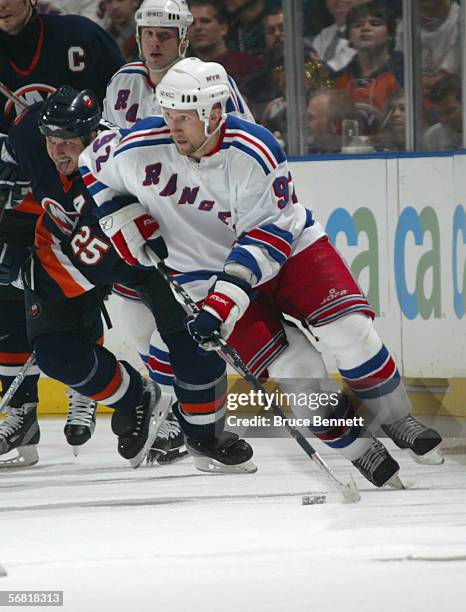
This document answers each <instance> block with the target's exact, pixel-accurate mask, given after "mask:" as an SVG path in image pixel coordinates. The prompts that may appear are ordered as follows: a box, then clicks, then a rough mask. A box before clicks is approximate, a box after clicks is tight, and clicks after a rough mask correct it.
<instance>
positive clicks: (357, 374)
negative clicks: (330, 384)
mask: <svg viewBox="0 0 466 612" xmlns="http://www.w3.org/2000/svg"><path fill="white" fill-rule="evenodd" d="M387 358H388V350H387V347H386V346H385V345H383V346H382V348H381V349H380V351H379V352H378V353H377V355H374V357H372V358H371V359H369V360H368V361H366V362H365V363H363V364H362V365H360V366H358V367H356V368H351V370H340V374H341V375H342V376H343V377H344V378H348V379H349V380H351V379H355V378H362V377H363V376H367V375H368V374H371V373H372V372H375V371H377V370H378V369H379V368H381V367H382V366H383V364H384V363H385V362H386V361H387Z"/></svg>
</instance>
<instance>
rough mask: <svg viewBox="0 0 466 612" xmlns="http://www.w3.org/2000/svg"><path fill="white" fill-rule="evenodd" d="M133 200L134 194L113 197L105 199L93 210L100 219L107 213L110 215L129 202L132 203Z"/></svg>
mask: <svg viewBox="0 0 466 612" xmlns="http://www.w3.org/2000/svg"><path fill="white" fill-rule="evenodd" d="M134 202H135V197H134V196H118V197H116V198H113V200H107V201H106V202H104V203H103V204H102V205H101V206H99V207H98V208H97V210H95V211H94V212H95V215H96V216H97V217H98V218H99V219H101V218H102V217H105V216H107V215H111V214H113V213H114V212H116V211H117V210H121V209H122V208H124V207H125V206H128V205H129V204H133V203H134Z"/></svg>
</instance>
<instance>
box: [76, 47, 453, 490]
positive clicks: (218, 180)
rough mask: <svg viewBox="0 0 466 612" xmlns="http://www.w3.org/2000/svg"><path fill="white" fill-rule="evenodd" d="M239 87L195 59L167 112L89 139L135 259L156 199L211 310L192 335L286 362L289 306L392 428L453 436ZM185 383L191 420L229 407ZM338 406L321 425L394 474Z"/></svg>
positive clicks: (419, 450) (125, 251)
mask: <svg viewBox="0 0 466 612" xmlns="http://www.w3.org/2000/svg"><path fill="white" fill-rule="evenodd" d="M228 95H229V87H228V80H227V76H226V73H225V71H224V69H223V68H222V67H221V66H220V65H219V64H215V63H203V62H200V60H196V59H195V58H191V59H186V60H183V61H181V62H179V63H178V64H177V65H176V66H174V67H173V68H172V69H171V70H170V71H169V72H168V73H167V75H166V76H165V77H164V79H162V81H161V82H160V84H159V86H158V88H157V97H158V101H159V103H160V104H161V106H162V109H163V112H164V118H165V121H164V120H162V119H161V118H156V117H152V118H149V119H147V120H145V121H143V122H141V123H140V124H139V125H138V126H137V127H136V128H134V129H133V130H131V131H130V132H122V133H114V135H113V137H112V140H111V142H109V143H106V144H107V147H106V149H105V154H104V155H102V152H101V151H99V150H97V151H93V150H92V149H91V148H90V147H89V148H88V149H86V151H85V152H84V153H83V155H82V163H83V170H82V172H83V175H84V180H85V182H86V183H87V184H90V185H92V187H91V193H93V195H94V198H95V200H96V202H97V204H98V205H99V206H100V210H99V214H100V216H101V226H102V228H103V230H104V231H105V233H106V234H107V235H108V236H109V237H110V238H111V240H112V242H113V243H114V245H115V246H116V248H117V250H118V251H119V252H120V254H121V256H122V257H123V258H124V259H125V260H126V261H128V262H132V263H133V264H134V263H135V262H137V263H139V264H142V265H150V263H151V257H149V256H148V254H147V249H148V248H150V247H149V246H148V243H147V241H146V239H145V238H144V237H143V235H142V232H141V230H140V229H138V224H139V225H140V219H141V218H144V215H147V212H149V214H150V215H151V216H152V217H153V218H154V219H155V220H156V221H157V223H158V230H157V232H159V233H160V235H161V236H163V238H164V239H165V242H166V244H167V247H168V253H169V256H168V259H167V260H166V263H167V264H168V265H169V266H170V268H172V269H173V270H176V271H177V272H178V273H179V274H180V276H184V277H190V278H191V280H192V281H193V282H192V283H191V284H190V290H191V293H192V295H193V297H194V298H195V299H197V300H203V307H202V310H201V313H200V314H199V315H198V316H197V317H196V318H195V319H192V320H190V321H189V322H188V325H189V329H190V332H191V333H192V335H193V337H194V338H195V339H196V340H197V341H198V342H199V343H200V344H201V346H203V347H204V348H205V349H209V348H215V343H212V341H211V340H212V334H213V333H214V332H217V331H220V332H221V333H222V335H223V337H224V338H226V339H228V341H229V342H230V343H231V344H232V345H233V346H234V347H235V348H236V349H237V350H238V351H239V353H240V354H241V356H242V358H243V360H244V361H245V362H246V363H247V365H248V366H249V367H250V368H251V369H252V371H253V372H255V373H260V372H261V371H263V369H264V367H268V369H269V373H270V375H271V376H273V375H274V372H273V367H274V364H277V363H278V362H279V361H280V357H282V356H283V357H284V356H285V355H286V352H287V348H286V343H284V342H280V341H279V340H280V339H283V329H282V326H281V322H280V314H281V313H286V314H289V315H290V316H293V317H296V318H298V319H304V320H306V321H307V323H308V324H309V325H310V326H311V327H312V328H315V329H317V330H318V336H319V339H320V342H321V343H322V345H323V346H324V348H325V349H326V350H327V351H328V352H330V353H332V354H333V355H334V357H335V358H336V362H337V365H338V368H339V371H340V373H341V375H342V377H343V378H344V379H345V381H346V383H347V384H348V386H349V387H350V388H351V389H352V390H353V392H354V393H355V394H356V395H357V396H358V397H359V398H360V399H361V400H362V401H363V402H364V404H365V405H366V406H367V408H368V410H369V413H370V414H371V415H372V416H373V417H374V418H375V421H376V422H377V423H378V424H380V425H381V428H382V430H383V432H384V433H385V434H386V435H387V436H389V437H390V438H391V439H392V440H393V441H394V442H395V443H396V444H397V445H398V446H399V447H401V448H408V449H410V450H411V451H412V452H413V453H414V454H415V455H416V456H418V457H423V456H425V455H426V454H427V453H430V452H431V451H433V450H434V449H436V448H437V447H438V445H439V444H440V442H441V438H440V436H439V434H438V433H437V432H436V431H434V430H433V429H430V428H427V427H425V426H423V425H422V424H421V423H419V422H418V421H417V420H415V419H414V418H413V417H412V415H411V414H410V403H409V400H408V397H407V394H406V391H405V389H404V386H403V383H402V381H401V378H400V374H399V372H398V369H397V367H396V364H395V362H394V359H393V357H392V356H391V355H390V353H389V351H388V349H387V348H386V347H385V345H384V344H383V342H382V340H381V339H380V338H379V336H378V335H377V332H376V331H375V329H374V326H373V323H372V319H373V317H374V312H373V310H372V308H371V306H370V305H369V303H368V302H367V299H366V297H365V296H364V295H363V293H362V291H361V289H360V288H359V286H358V285H357V283H356V281H355V280H354V278H353V277H352V275H351V273H350V271H349V269H348V267H347V266H346V264H345V263H344V262H343V260H342V259H341V257H340V256H339V255H338V253H337V252H336V250H335V249H334V248H333V246H332V245H331V244H330V242H329V241H328V238H327V236H326V234H325V232H324V231H323V229H322V227H321V226H320V225H319V224H318V223H317V222H316V221H315V220H314V219H313V216H312V213H311V212H310V211H309V210H307V209H306V208H304V207H303V206H302V205H301V204H300V203H299V201H298V198H297V196H296V194H295V191H294V188H293V182H292V177H291V173H290V172H289V169H288V167H287V163H286V159H285V154H284V152H283V150H282V149H281V147H280V145H279V144H278V143H277V141H276V140H275V139H274V138H273V136H272V135H271V133H270V132H268V131H267V130H266V129H264V128H262V127H260V126H256V125H253V124H251V123H249V122H246V121H243V120H241V119H238V118H236V117H230V116H227V115H226V113H225V105H226V100H227V98H228ZM128 195H131V196H132V198H128V197H127V196H128ZM121 196H125V197H123V198H122V197H121ZM135 200H137V201H135ZM128 202H130V203H128ZM206 262H208V263H207V265H206ZM213 274H215V275H216V281H215V284H214V285H213V287H210V288H209V279H211V277H212V275H213ZM255 293H257V295H258V297H257V298H256V299H254V298H253V295H254V294H255ZM271 355H274V356H275V361H273V363H271V358H270V357H271ZM277 355H279V357H278V358H277ZM175 389H176V391H177V394H178V395H179V397H180V406H179V408H178V409H177V416H178V418H179V420H180V423H181V425H182V427H183V429H184V430H188V429H189V427H192V426H193V425H194V424H196V425H197V426H201V427H202V423H203V420H204V419H206V418H207V420H209V419H212V418H214V415H215V414H217V413H218V412H219V411H220V412H221V411H222V410H223V409H224V406H223V405H220V406H216V407H215V410H213V409H212V406H211V408H210V411H209V410H207V411H206V412H205V413H203V414H193V413H192V412H191V410H190V406H189V403H185V402H183V399H182V397H183V391H184V387H183V385H181V389H179V388H178V382H177V380H176V379H175ZM337 409H338V410H339V411H340V413H339V414H336V415H332V416H337V417H344V418H346V419H347V423H348V424H347V426H345V427H340V428H333V429H327V430H326V431H325V433H324V436H322V435H321V436H320V437H324V438H325V439H324V441H325V442H326V443H327V444H329V446H331V447H333V448H337V449H338V450H339V451H340V452H341V453H342V455H343V456H345V457H346V458H348V459H350V460H351V461H352V462H353V464H354V465H355V466H356V467H357V468H358V469H359V471H360V472H361V473H362V474H363V475H364V476H365V477H366V478H368V479H369V480H370V481H371V482H372V483H373V484H375V485H376V486H382V485H384V484H386V483H389V482H390V481H391V480H392V479H393V478H394V477H395V476H396V474H397V472H398V469H399V466H398V464H397V462H396V461H395V460H394V459H393V458H392V457H391V456H390V455H389V453H388V452H387V450H386V449H385V447H384V446H383V445H382V444H381V443H380V442H379V441H378V440H377V439H376V438H375V437H373V436H369V435H368V436H363V435H361V434H362V433H363V430H362V428H361V427H360V426H359V427H358V426H357V425H352V424H351V423H352V420H351V416H352V414H353V413H352V408H351V407H350V406H349V404H346V405H345V406H344V407H343V408H342V405H339V406H338V408H337ZM354 422H355V423H357V420H356V421H354ZM315 433H316V435H318V436H319V435H320V434H321V433H322V430H319V428H316V429H315ZM191 451H192V452H194V453H195V452H196V448H195V447H194V448H193V447H191Z"/></svg>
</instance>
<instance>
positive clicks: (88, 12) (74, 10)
mask: <svg viewBox="0 0 466 612" xmlns="http://www.w3.org/2000/svg"><path fill="white" fill-rule="evenodd" d="M39 5H44V7H45V8H46V10H47V12H54V13H60V14H62V15H81V17H88V18H89V19H92V21H95V22H96V23H98V24H99V25H100V26H104V14H105V2H104V0H48V1H45V2H39Z"/></svg>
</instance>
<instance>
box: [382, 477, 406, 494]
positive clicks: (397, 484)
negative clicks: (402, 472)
mask: <svg viewBox="0 0 466 612" xmlns="http://www.w3.org/2000/svg"><path fill="white" fill-rule="evenodd" d="M383 486H384V487H390V488H392V489H397V490H398V491H401V490H403V489H406V487H405V486H404V484H403V482H402V480H401V478H400V477H399V476H398V472H396V474H393V476H392V477H391V478H389V479H388V480H387V482H386V483H385V484H384V485H383Z"/></svg>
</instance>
